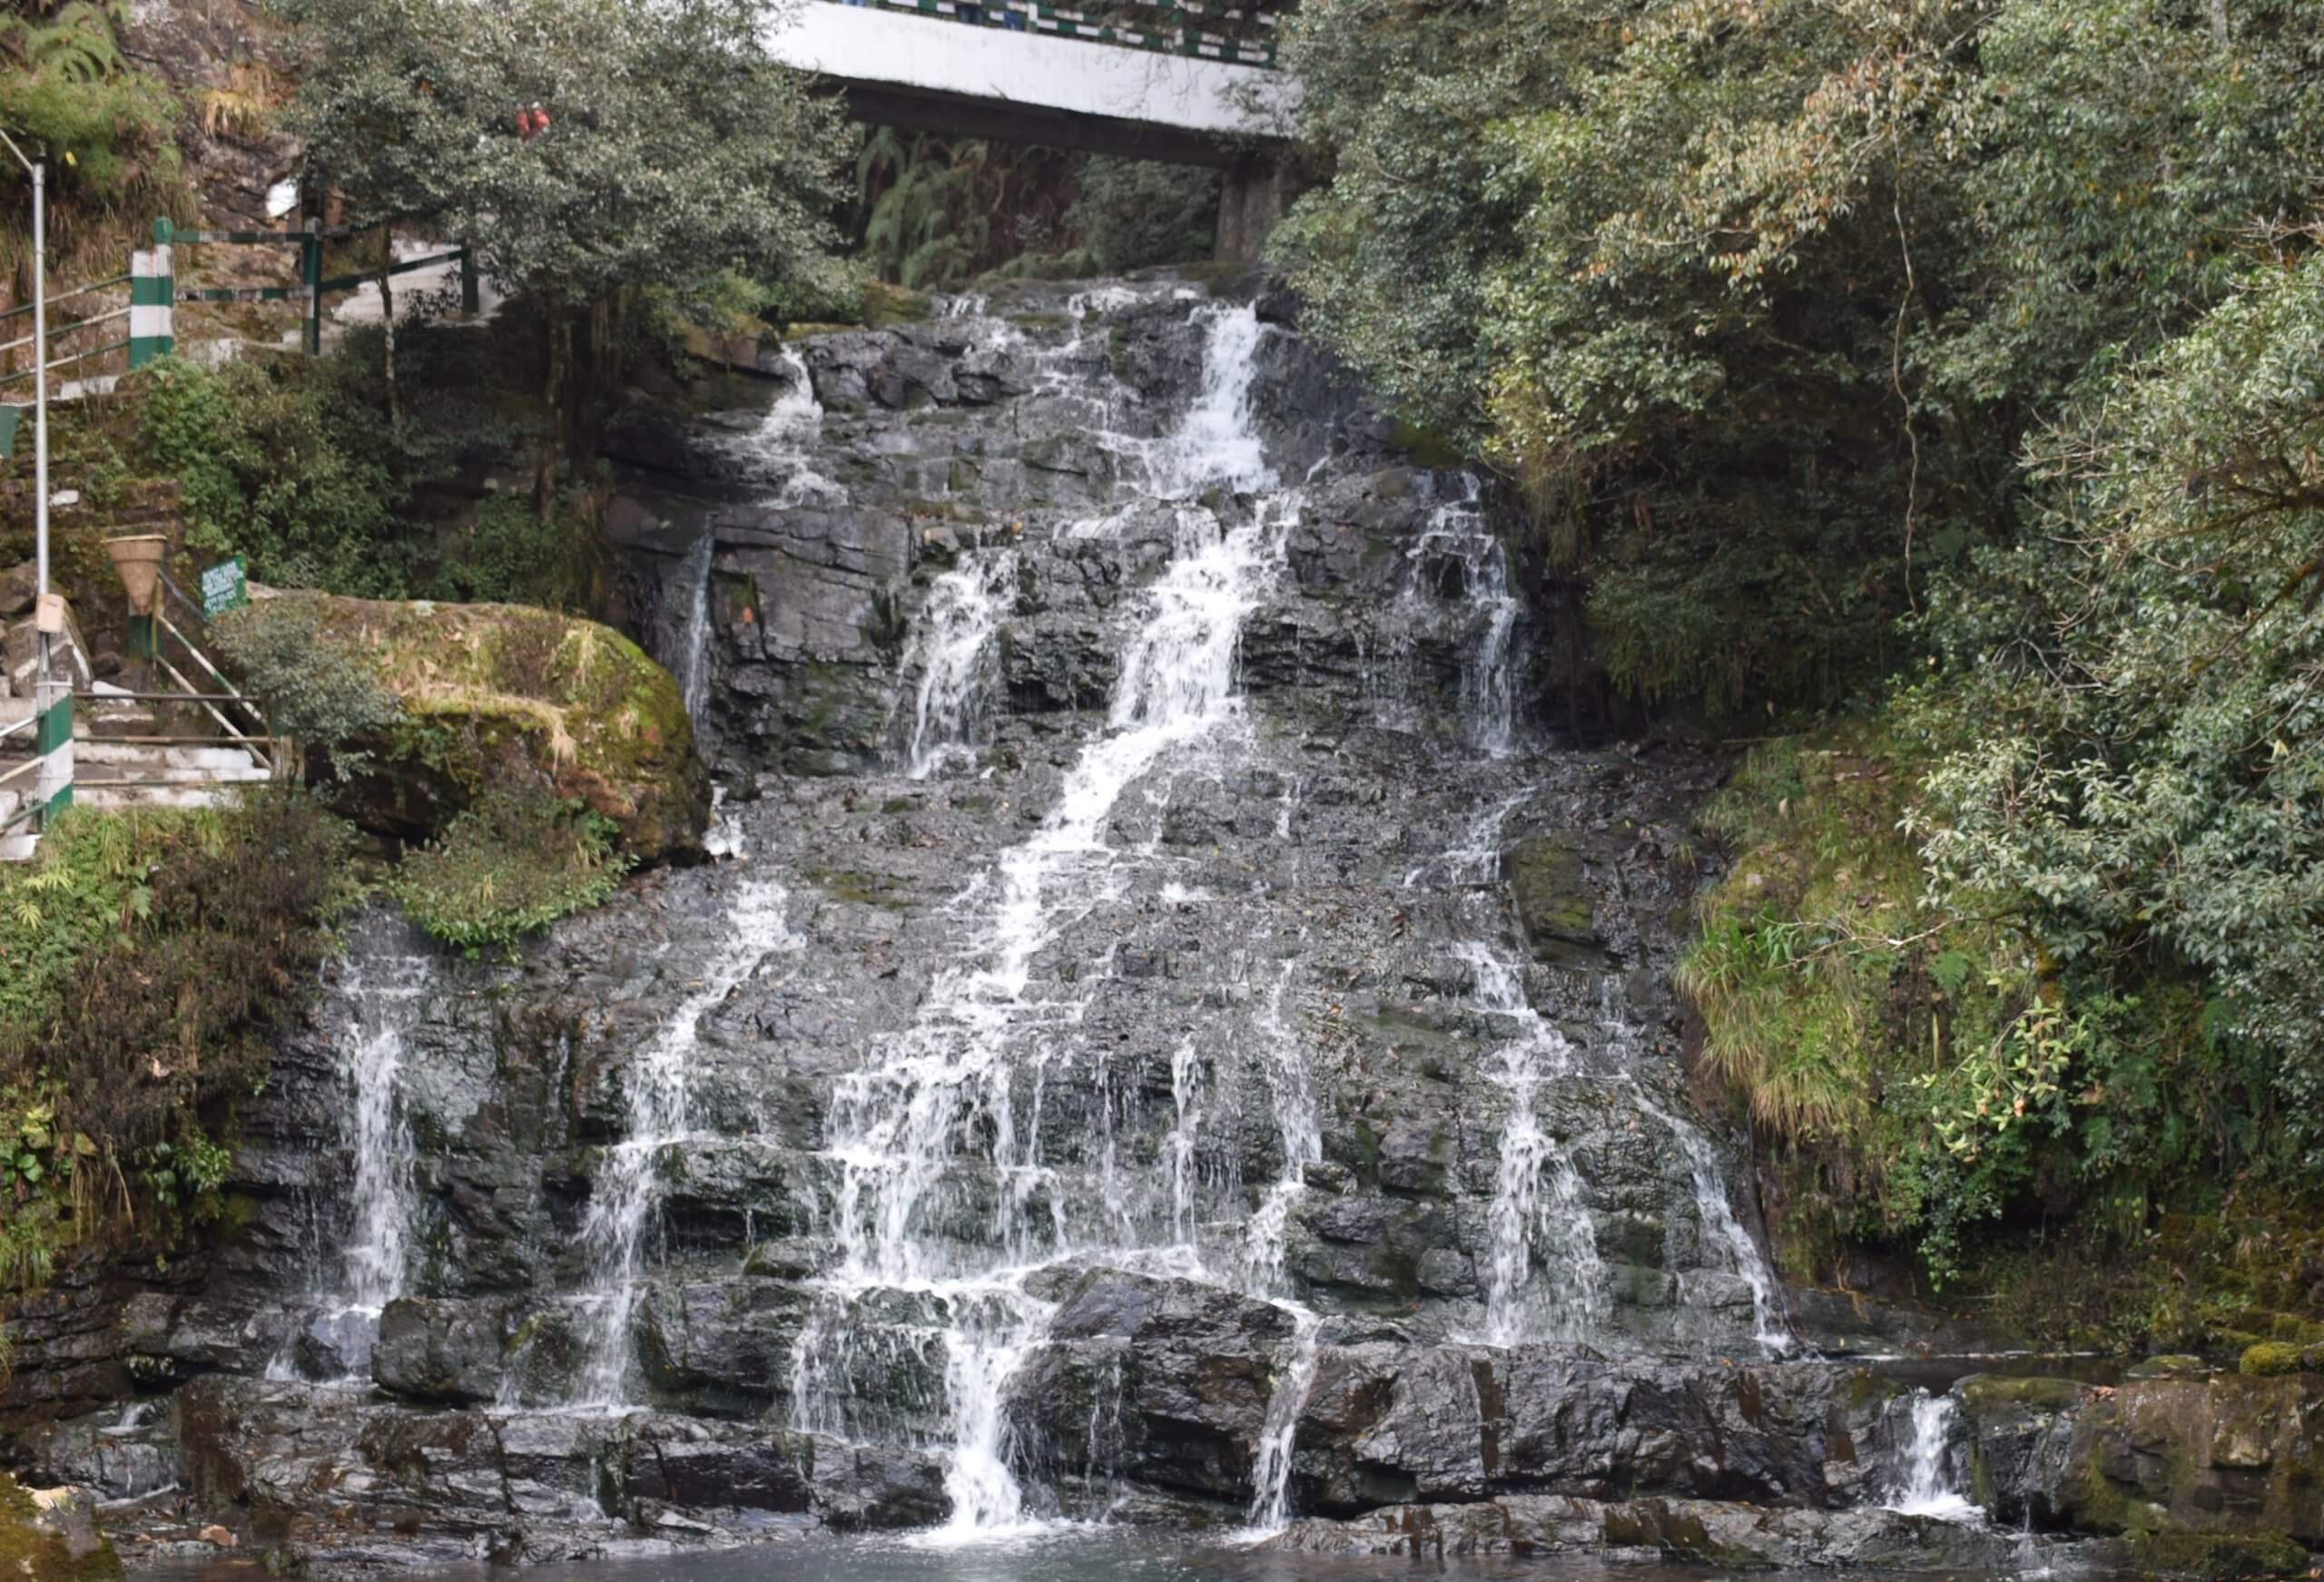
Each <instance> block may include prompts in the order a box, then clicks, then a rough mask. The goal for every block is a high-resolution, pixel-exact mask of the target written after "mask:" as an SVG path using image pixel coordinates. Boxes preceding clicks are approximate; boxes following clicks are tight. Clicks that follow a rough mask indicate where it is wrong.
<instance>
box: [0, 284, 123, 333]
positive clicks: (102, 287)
mask: <svg viewBox="0 0 2324 1582" xmlns="http://www.w3.org/2000/svg"><path fill="white" fill-rule="evenodd" d="M129 280H130V277H129V276H127V275H115V276H113V279H111V280H96V281H93V282H91V283H90V284H88V285H85V286H75V287H74V288H73V289H72V290H69V291H65V292H63V293H62V294H60V295H57V296H54V297H51V298H49V299H48V305H49V306H50V307H52V308H54V307H55V306H56V305H57V304H58V303H59V302H69V301H71V300H73V299H74V298H75V297H85V296H87V295H88V294H89V293H90V292H91V291H110V290H113V288H114V287H115V286H125V285H127V284H129ZM32 310H33V305H32V304H31V303H30V302H27V303H25V305H24V306H23V307H21V308H11V309H9V310H7V311H6V312H5V313H0V324H5V323H6V322H7V321H8V320H9V319H21V318H23V317H24V316H25V314H27V313H29V312H31V311H32Z"/></svg>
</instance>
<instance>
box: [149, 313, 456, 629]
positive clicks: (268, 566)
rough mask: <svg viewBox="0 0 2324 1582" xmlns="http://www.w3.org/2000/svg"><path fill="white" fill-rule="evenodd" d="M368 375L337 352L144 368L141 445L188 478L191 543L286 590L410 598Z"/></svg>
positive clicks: (396, 498)
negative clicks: (367, 393) (363, 383)
mask: <svg viewBox="0 0 2324 1582" xmlns="http://www.w3.org/2000/svg"><path fill="white" fill-rule="evenodd" d="M360 378H361V376H360V375H359V374H358V373H356V372H355V371H354V370H353V369H352V368H350V366H349V365H348V364H346V363H344V362H342V361H341V360H340V359H336V358H320V359H312V360H309V359H297V358H287V359H267V360H250V359H244V360H238V361H235V362H230V363H228V364H226V365H225V366H224V367H223V368H216V369H211V368H202V367H200V366H199V365H196V364H193V363H189V362H183V361H181V360H179V359H175V358H164V359H162V360H161V361H160V362H159V363H156V364H155V365H153V368H151V369H150V370H147V371H141V372H140V373H139V374H138V375H137V376H136V379H135V381H134V386H135V387H137V388H142V391H143V402H144V405H143V410H144V428H145V433H144V438H145V444H146V447H147V449H148V450H149V451H150V452H151V454H152V456H153V459H154V460H155V461H156V462H157V463H159V464H160V465H161V466H162V467H163V468H164V469H166V470H168V471H169V472H171V473H172V474H174V475H175V476H176V477H177V478H178V480H179V486H180V490H181V494H182V497H183V500H184V504H185V513H186V520H187V525H188V529H189V531H188V542H189V543H190V544H191V545H192V546H193V547H195V548H197V549H202V550H207V551H210V552H212V553H213V554H216V555H244V556H246V557H248V559H249V561H250V569H251V576H252V577H253V578H255V579H256V580H258V581H260V582H262V583H267V584H271V585H274V586H277V587H314V588H324V589H328V590H329V591H330V592H333V593H344V594H356V595H359V596H362V597H369V598H397V597H401V596H402V595H403V594H404V593H405V591H406V589H407V587H408V585H409V576H410V565H409V563H410V559H411V554H410V550H409V546H408V545H406V544H405V543H404V541H403V540H402V539H401V538H400V537H399V534H398V528H397V520H396V510H397V507H398V506H399V505H400V504H401V502H402V499H403V491H402V489H401V487H400V486H399V484H398V482H397V479H396V474H395V470H394V467H393V460H394V457H393V456H392V454H391V450H390V444H391V442H390V440H389V436H388V433H387V429H386V426H385V424H384V423H383V422H382V420H381V419H380V418H379V414H378V412H377V411H376V410H375V409H374V408H372V407H371V406H370V404H369V402H368V401H367V400H365V399H364V398H363V396H362V394H361V387H360V383H359V381H360Z"/></svg>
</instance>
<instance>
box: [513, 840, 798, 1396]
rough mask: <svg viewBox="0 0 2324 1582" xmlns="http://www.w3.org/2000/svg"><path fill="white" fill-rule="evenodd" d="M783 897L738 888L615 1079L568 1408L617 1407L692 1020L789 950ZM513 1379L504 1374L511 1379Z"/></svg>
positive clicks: (757, 882) (775, 886)
mask: <svg viewBox="0 0 2324 1582" xmlns="http://www.w3.org/2000/svg"><path fill="white" fill-rule="evenodd" d="M788 899H789V897H788V895H787V894H786V892H785V891H784V889H783V886H782V885H781V884H779V883H777V882H775V881H774V880H773V879H746V880H744V881H743V885H742V887H741V889H739V890H738V891H737V893H736V895H735V898H734V905H733V908H732V909H731V910H730V912H729V914H728V919H727V933H726V943H725V946H724V948H722V949H721V950H720V951H719V953H718V956H717V958H716V959H715V960H714V961H712V962H711V963H710V965H709V966H708V967H707V968H704V972H703V978H702V983H701V986H700V987H699V988H695V989H694V992H693V993H691V994H689V995H688V996H686V997H685V998H684V1000H682V1001H680V1002H679V1004H678V1008H677V1010H676V1011H675V1014H673V1015H672V1017H670V1019H669V1021H668V1022H667V1023H665V1025H664V1026H663V1027H662V1029H661V1031H660V1032H659V1033H658V1034H656V1035H655V1038H654V1041H653V1042H652V1043H651V1044H649V1045H648V1046H646V1047H645V1050H644V1052H643V1053H641V1054H640V1055H639V1056H637V1057H636V1058H635V1059H634V1060H632V1061H631V1062H630V1063H629V1065H628V1066H627V1068H626V1069H625V1072H624V1074H623V1076H624V1093H623V1097H624V1100H625V1105H626V1107H627V1110H628V1120H629V1135H627V1136H625V1138H623V1139H622V1140H621V1141H620V1142H618V1143H616V1144H615V1145H613V1146H612V1147H611V1148H608V1149H607V1150H606V1158H605V1163H604V1164H603V1166H602V1167H601V1169H600V1171H599V1174H598V1176H597V1180H596V1185H595V1187H594V1189H593V1190H592V1192H591V1194H590V1199H589V1210H588V1214H587V1216H586V1219H585V1220H584V1222H583V1224H582V1235H583V1240H584V1241H585V1242H586V1244H587V1246H588V1248H589V1253H590V1257H591V1261H592V1263H593V1264H594V1266H595V1268H596V1286H595V1290H594V1291H593V1292H592V1293H591V1303H592V1306H593V1307H594V1309H595V1313H596V1332H595V1334H594V1335H593V1337H592V1343H591V1348H590V1360H589V1365H588V1367H587V1368H586V1370H585V1371H583V1372H582V1374H581V1376H580V1378H579V1381H578V1389H577V1391H576V1396H575V1398H574V1400H573V1402H572V1404H574V1405H576V1406H601V1407H615V1406H620V1405H623V1404H625V1399H626V1397H625V1391H626V1388H627V1377H628V1372H629V1354H630V1322H631V1320H632V1319H633V1317H634V1316H635V1312H636V1307H637V1292H638V1284H639V1279H638V1275H639V1267H640V1264H641V1262H642V1259H643V1255H644V1253H645V1235H646V1232H647V1230H648V1229H649V1228H650V1226H651V1225H652V1223H653V1221H654V1211H655V1205H656V1204H657V1202H658V1201H659V1198H660V1195H661V1194H660V1188H659V1183H658V1181H657V1180H656V1176H655V1164H656V1160H657V1157H658V1155H660V1153H661V1151H662V1150H663V1149H664V1148H665V1147H668V1146H669V1145H672V1144H674V1143H679V1142H683V1141H684V1139H685V1136H686V1135H687V1122H688V1115H687V1108H688V1105H687V1099H688V1090H689V1088H690V1086H691V1085H692V1081H693V1076H694V1072H693V1065H694V1049H695V1046H696V1044H697V1042H698V1040H699V1038H700V1037H701V1023H702V1018H703V1017H704V1016H706V1015H708V1014H709V1011H710V1009H711V1007H714V1006H715V1005H717V1004H718V1002H719V1001H721V1000H723V999H724V998H725V997H727V995H729V994H730V993H732V992H733V991H734V988H735V986H736V985H737V984H740V983H741V982H742V981H743V979H744V978H748V977H749V976H750V975H751V973H752V972H753V970H754V969H755V968H757V967H758V965H759V963H760V962H761V961H763V960H764V959H765V958H767V956H768V955H770V954H771V953H773V952H774V951H776V950H781V949H786V948H795V947H796V946H797V945H798V944H799V942H800V941H799V939H798V937H797V936H796V935H794V934H793V933H792V932H791V931H790V930H789V929H787V928H786V927H785V926H784V923H783V910H784V906H785V903H786V902H787V901H788ZM511 1378H512V1380H513V1378H514V1371H511Z"/></svg>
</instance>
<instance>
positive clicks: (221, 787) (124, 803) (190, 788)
mask: <svg viewBox="0 0 2324 1582" xmlns="http://www.w3.org/2000/svg"><path fill="white" fill-rule="evenodd" d="M230 789H231V788H230V787H229V786H227V785H225V784H223V783H222V782H220V781H201V780H190V781H179V782H177V783H174V784H170V785H136V786H84V785H81V784H78V783H76V784H74V787H73V805H74V807H76V808H95V809H98V810H99V811H108V812H110V811H120V810H122V809H125V808H209V807H215V806H217V805H218V804H219V803H220V802H222V801H225V800H226V793H227V791H229V790H230Z"/></svg>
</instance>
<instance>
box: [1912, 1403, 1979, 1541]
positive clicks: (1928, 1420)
mask: <svg viewBox="0 0 2324 1582" xmlns="http://www.w3.org/2000/svg"><path fill="white" fill-rule="evenodd" d="M1954 1416H1955V1407H1954V1402H1953V1398H1952V1397H1951V1396H1950V1395H1932V1394H1930V1393H1929V1392H1928V1391H1927V1390H1915V1391H1913V1396H1912V1437H1911V1439H1910V1440H1907V1441H1906V1443H1905V1456H1904V1466H1903V1468H1902V1469H1901V1470H1900V1474H1899V1476H1898V1478H1897V1479H1896V1493H1895V1496H1894V1500H1893V1503H1891V1504H1890V1506H1889V1507H1888V1508H1889V1509H1891V1510H1894V1511H1898V1512H1901V1513H1902V1514H1904V1515H1905V1516H1933V1517H1936V1518H1941V1519H1943V1520H1945V1521H1974V1520H1976V1519H1978V1518H1980V1517H1981V1516H1982V1515H1984V1512H1982V1511H1980V1510H1979V1509H1978V1508H1977V1507H1976V1505H1975V1503H1974V1501H1972V1500H1971V1499H1970V1498H1968V1497H1967V1496H1966V1495H1965V1494H1963V1493H1962V1492H1961V1491H1960V1490H1959V1489H1955V1488H1954V1487H1953V1479H1952V1476H1951V1474H1950V1472H1949V1471H1948V1469H1947V1468H1946V1461H1947V1459H1948V1458H1949V1456H1950V1454H1951V1452H1952V1449H1953V1425H1954Z"/></svg>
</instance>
